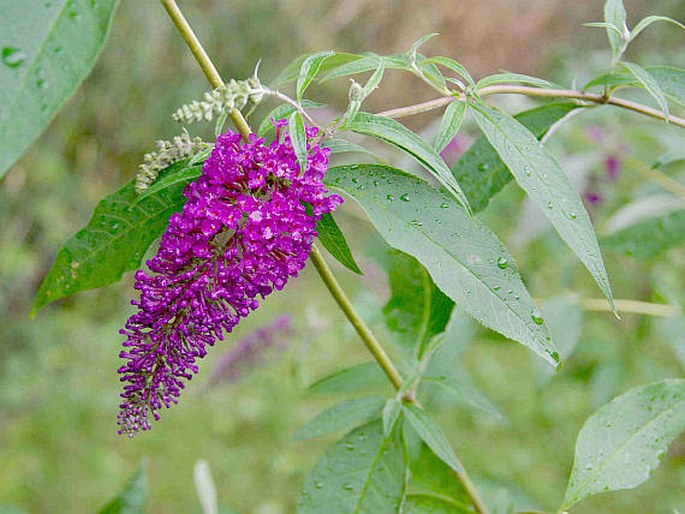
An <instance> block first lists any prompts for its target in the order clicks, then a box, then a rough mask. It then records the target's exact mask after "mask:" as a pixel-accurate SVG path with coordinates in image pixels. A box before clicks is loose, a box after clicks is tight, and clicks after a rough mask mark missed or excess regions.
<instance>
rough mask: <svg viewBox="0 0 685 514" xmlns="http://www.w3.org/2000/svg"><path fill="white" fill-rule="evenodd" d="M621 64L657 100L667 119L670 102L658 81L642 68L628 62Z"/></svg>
mask: <svg viewBox="0 0 685 514" xmlns="http://www.w3.org/2000/svg"><path fill="white" fill-rule="evenodd" d="M621 64H622V65H623V66H624V67H625V68H626V69H627V70H628V71H629V72H630V73H631V74H632V75H633V76H634V77H635V78H636V79H637V80H638V82H639V83H640V84H642V86H643V87H644V88H645V89H646V90H647V92H648V93H649V94H650V95H652V98H654V100H656V103H657V105H658V106H659V109H661V112H663V113H664V116H665V117H668V102H667V101H666V97H665V96H664V92H663V91H662V90H661V86H660V85H659V83H658V82H657V80H656V79H655V78H654V77H652V76H651V75H650V74H649V72H648V71H647V70H645V69H644V68H643V67H642V66H639V65H637V64H635V63H632V62H626V61H621Z"/></svg>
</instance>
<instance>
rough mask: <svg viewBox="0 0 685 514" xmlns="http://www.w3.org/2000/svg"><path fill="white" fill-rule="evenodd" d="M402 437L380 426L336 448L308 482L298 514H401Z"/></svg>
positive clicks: (375, 424) (367, 428)
mask: <svg viewBox="0 0 685 514" xmlns="http://www.w3.org/2000/svg"><path fill="white" fill-rule="evenodd" d="M403 446H404V445H403V444H402V438H401V433H400V431H399V430H394V431H393V432H392V433H391V434H390V435H389V436H387V437H386V436H384V435H383V425H382V423H381V422H380V421H374V422H373V423H369V424H368V425H365V426H363V427H360V428H357V429H355V430H353V431H352V432H350V433H349V434H347V435H346V436H345V437H343V438H342V439H341V440H340V441H338V442H337V443H335V444H334V445H333V446H331V447H330V448H329V449H328V450H326V453H325V454H324V455H323V456H322V457H321V458H320V459H319V461H318V462H317V463H316V466H315V467H314V469H313V470H312V472H311V473H310V475H309V476H308V477H307V480H306V482H305V485H304V489H303V490H302V492H301V493H300V498H299V500H298V502H297V510H296V513H297V514H318V513H321V514H331V513H333V512H354V513H357V514H396V513H397V512H399V510H400V506H401V505H402V500H403V498H404V493H405V489H406V476H407V473H406V472H405V466H406V455H405V450H404V447H403Z"/></svg>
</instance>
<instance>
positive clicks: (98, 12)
mask: <svg viewBox="0 0 685 514" xmlns="http://www.w3.org/2000/svg"><path fill="white" fill-rule="evenodd" d="M116 6H117V1H116V0H102V1H100V2H97V3H93V2H91V1H89V0H73V1H70V2H51V3H50V4H49V5H48V4H47V3H46V4H45V5H43V4H42V3H41V5H40V7H38V6H37V4H36V3H35V2H27V1H26V0H7V1H4V2H3V5H2V16H0V34H2V45H0V61H1V62H2V64H3V65H2V66H0V91H2V101H1V102H0V179H1V178H2V177H3V176H4V175H5V173H7V170H8V169H9V168H10V166H12V165H13V164H14V163H15V162H16V161H17V159H19V157H21V155H22V154H23V153H24V151H25V150H26V149H27V148H28V147H29V146H31V144H32V143H33V142H34V141H35V140H36V139H37V138H38V136H40V134H41V132H43V130H44V129H45V128H46V127H47V126H48V124H49V123H50V120H52V118H53V117H54V116H55V114H57V112H58V111H59V109H60V108H61V107H62V105H64V103H65V102H66V101H67V100H68V99H69V97H70V96H71V95H72V94H73V93H74V91H76V89H77V88H78V86H79V84H81V82H82V81H83V79H85V78H86V77H87V76H88V74H89V73H90V71H91V69H92V68H93V65H94V64H95V61H96V60H97V58H98V56H99V55H100V51H101V50H102V47H103V46H104V43H105V40H106V39H107V34H108V33H109V27H110V24H111V21H112V17H113V15H114V10H115V8H116Z"/></svg>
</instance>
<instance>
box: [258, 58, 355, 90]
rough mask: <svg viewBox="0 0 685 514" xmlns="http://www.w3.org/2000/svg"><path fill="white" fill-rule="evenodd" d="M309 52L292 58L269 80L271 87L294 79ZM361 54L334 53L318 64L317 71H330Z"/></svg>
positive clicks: (298, 75)
mask: <svg viewBox="0 0 685 514" xmlns="http://www.w3.org/2000/svg"><path fill="white" fill-rule="evenodd" d="M310 55H311V54H303V55H300V56H298V57H296V58H295V59H293V60H292V61H291V62H290V64H288V65H287V66H286V67H285V68H284V69H283V71H281V73H279V75H278V76H277V77H276V78H275V79H274V80H272V81H271V82H270V85H271V86H272V87H280V86H283V85H285V84H288V83H290V82H294V81H296V80H297V79H298V78H299V77H300V70H301V69H302V64H303V63H304V61H305V60H306V59H307V58H309V57H310ZM362 58H363V56H361V55H357V54H347V53H336V54H334V55H331V56H330V57H328V58H327V59H326V60H324V61H323V62H322V63H321V64H320V66H319V72H320V73H324V72H330V71H331V70H334V69H336V68H339V67H340V66H344V65H346V64H349V63H351V62H354V61H357V60H359V59H362Z"/></svg>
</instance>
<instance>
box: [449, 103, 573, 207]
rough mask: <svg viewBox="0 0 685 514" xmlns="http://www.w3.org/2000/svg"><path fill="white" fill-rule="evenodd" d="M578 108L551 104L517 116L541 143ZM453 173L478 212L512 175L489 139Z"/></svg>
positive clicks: (473, 149) (466, 155) (471, 150)
mask: <svg viewBox="0 0 685 514" xmlns="http://www.w3.org/2000/svg"><path fill="white" fill-rule="evenodd" d="M577 108H578V106H577V105H576V104H574V103H571V102H562V103H550V104H546V105H543V106H540V107H536V108H534V109H530V110H528V111H523V112H522V113H519V114H517V115H516V116H514V118H516V119H517V120H518V121H519V122H520V123H521V124H522V125H523V126H524V127H526V128H527V129H528V130H530V131H531V132H532V133H533V134H534V135H535V137H537V138H538V139H541V138H543V137H544V136H545V134H547V132H548V131H549V129H550V128H551V127H552V126H554V125H555V124H556V123H559V122H560V121H561V120H563V119H564V118H565V117H566V116H568V115H569V113H572V112H574V111H575V110H576V109H577ZM452 173H453V174H454V176H455V177H456V179H457V181H458V182H459V184H460V185H461V187H462V189H463V190H464V194H465V195H466V198H467V199H468V201H469V204H470V205H471V207H472V208H473V210H474V212H478V211H482V210H483V209H485V207H487V205H488V202H489V201H490V198H492V197H493V196H494V195H495V194H497V193H498V192H499V191H501V190H502V188H503V187H504V186H506V185H507V184H508V183H509V182H510V181H511V179H512V175H511V173H510V172H509V170H508V169H507V167H506V165H505V164H504V163H503V162H502V159H500V157H499V155H497V152H496V151H495V149H494V148H493V147H492V145H491V144H490V143H489V142H488V140H487V138H486V137H485V136H482V137H480V138H479V139H478V140H476V142H475V143H474V144H473V145H471V148H469V149H468V150H467V151H466V152H465V153H464V155H462V157H461V159H459V161H458V162H457V163H456V164H455V165H454V166H453V167H452Z"/></svg>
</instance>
